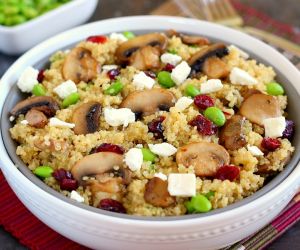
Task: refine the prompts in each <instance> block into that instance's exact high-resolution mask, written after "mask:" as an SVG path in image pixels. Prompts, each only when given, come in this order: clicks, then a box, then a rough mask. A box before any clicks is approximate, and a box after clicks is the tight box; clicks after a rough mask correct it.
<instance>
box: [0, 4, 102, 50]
mask: <svg viewBox="0 0 300 250" xmlns="http://www.w3.org/2000/svg"><path fill="white" fill-rule="evenodd" d="M97 3H98V0H89V1H87V0H3V1H1V2H0V51H1V52H4V53H7V54H21V53H23V52H25V51H26V50H28V49H30V48H32V47H33V46H34V45H36V44H38V43H39V42H41V41H43V40H45V39H46V38H48V37H51V36H53V35H55V34H57V33H59V32H62V31H65V30H67V29H69V28H71V27H74V26H76V25H79V24H82V23H84V22H85V21H87V20H88V19H89V18H90V17H91V15H92V14H93V12H94V10H95V8H96V7H97Z"/></svg>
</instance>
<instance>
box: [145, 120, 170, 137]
mask: <svg viewBox="0 0 300 250" xmlns="http://www.w3.org/2000/svg"><path fill="white" fill-rule="evenodd" d="M165 119H166V118H165V117H164V116H159V117H157V118H156V119H153V120H152V121H151V122H149V123H148V130H149V132H151V133H153V135H154V138H155V139H162V138H164V135H163V132H164V129H163V126H162V122H163V121H164V120H165Z"/></svg>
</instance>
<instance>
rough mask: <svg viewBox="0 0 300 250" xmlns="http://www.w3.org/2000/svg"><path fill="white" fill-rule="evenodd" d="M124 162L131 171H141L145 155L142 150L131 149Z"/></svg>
mask: <svg viewBox="0 0 300 250" xmlns="http://www.w3.org/2000/svg"><path fill="white" fill-rule="evenodd" d="M124 162H125V163H126V165H127V166H128V167H129V169H130V170H131V171H137V170H140V169H141V167H142V164H143V153H142V150H141V149H140V148H131V149H129V151H128V152H127V153H126V154H125V158H124Z"/></svg>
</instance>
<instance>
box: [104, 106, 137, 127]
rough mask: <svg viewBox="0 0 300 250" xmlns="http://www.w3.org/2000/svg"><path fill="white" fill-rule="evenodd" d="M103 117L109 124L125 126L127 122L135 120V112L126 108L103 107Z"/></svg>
mask: <svg viewBox="0 0 300 250" xmlns="http://www.w3.org/2000/svg"><path fill="white" fill-rule="evenodd" d="M104 119H105V121H106V122H107V123H108V124H109V125H110V126H113V127H117V126H120V125H123V126H124V127H127V126H128V124H129V123H133V122H135V114H134V113H133V112H132V111H131V109H128V108H120V109H114V108H104Z"/></svg>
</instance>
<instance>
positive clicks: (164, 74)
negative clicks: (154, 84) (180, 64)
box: [157, 71, 175, 88]
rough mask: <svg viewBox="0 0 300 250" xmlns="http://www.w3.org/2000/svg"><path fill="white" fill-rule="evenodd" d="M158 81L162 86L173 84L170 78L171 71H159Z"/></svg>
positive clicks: (171, 85)
mask: <svg viewBox="0 0 300 250" xmlns="http://www.w3.org/2000/svg"><path fill="white" fill-rule="evenodd" d="M157 80H158V83H159V84H160V85H161V86H163V87H164V88H171V87H173V86H175V82H174V81H173V80H172V78H171V73H170V72H168V71H160V72H159V73H158V75H157Z"/></svg>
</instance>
